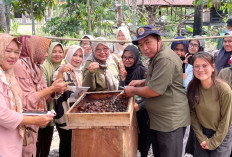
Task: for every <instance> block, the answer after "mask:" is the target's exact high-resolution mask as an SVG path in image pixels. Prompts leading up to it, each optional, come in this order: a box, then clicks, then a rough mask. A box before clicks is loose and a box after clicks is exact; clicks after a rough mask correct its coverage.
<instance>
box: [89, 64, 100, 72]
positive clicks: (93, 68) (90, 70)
mask: <svg viewBox="0 0 232 157" xmlns="http://www.w3.org/2000/svg"><path fill="white" fill-rule="evenodd" d="M97 68H99V63H98V62H92V63H90V64H89V72H91V73H93V72H94V70H95V69H97Z"/></svg>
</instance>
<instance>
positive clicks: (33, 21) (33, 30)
mask: <svg viewBox="0 0 232 157" xmlns="http://www.w3.org/2000/svg"><path fill="white" fill-rule="evenodd" d="M31 23H32V35H35V18H34V15H33V0H32V1H31Z"/></svg>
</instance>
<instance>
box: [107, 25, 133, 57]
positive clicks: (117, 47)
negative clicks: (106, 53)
mask: <svg viewBox="0 0 232 157" xmlns="http://www.w3.org/2000/svg"><path fill="white" fill-rule="evenodd" d="M119 31H122V33H123V34H124V36H125V38H126V40H127V41H131V36H130V31H129V29H128V28H127V27H126V26H121V27H119V28H118V30H117V32H116V37H118V34H119ZM128 45H130V43H125V44H123V45H121V44H119V43H114V44H113V46H112V47H111V52H112V53H114V54H115V55H116V56H117V57H118V58H121V56H122V53H123V50H124V49H125V48H126V47H127V46H128Z"/></svg>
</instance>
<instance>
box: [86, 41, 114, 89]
mask: <svg viewBox="0 0 232 157" xmlns="http://www.w3.org/2000/svg"><path fill="white" fill-rule="evenodd" d="M96 40H99V41H98V42H93V45H92V46H93V53H92V55H91V56H90V57H89V58H88V59H87V61H86V64H85V67H84V69H83V84H82V85H83V86H87V87H90V89H89V91H106V90H117V89H118V85H119V69H118V66H117V64H116V63H115V61H114V59H113V58H112V56H111V55H110V48H109V45H108V43H106V39H105V38H103V37H98V38H96Z"/></svg>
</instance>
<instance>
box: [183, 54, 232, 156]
mask: <svg viewBox="0 0 232 157" xmlns="http://www.w3.org/2000/svg"><path fill="white" fill-rule="evenodd" d="M213 60H214V59H213V56H212V55H210V54H208V53H205V52H198V53H197V54H195V55H194V56H193V57H192V63H193V73H194V77H193V79H192V81H191V82H190V83H189V86H188V90H187V97H188V101H189V105H190V109H191V110H190V112H191V126H192V128H193V131H194V133H195V136H194V140H193V141H194V143H193V145H194V157H208V156H210V157H222V156H223V157H228V156H230V153H231V146H232V136H231V135H232V127H231V123H232V115H231V111H232V92H231V88H230V86H229V85H228V84H227V83H226V82H223V81H222V80H220V79H219V78H217V77H216V69H215V65H214V62H213Z"/></svg>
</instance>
